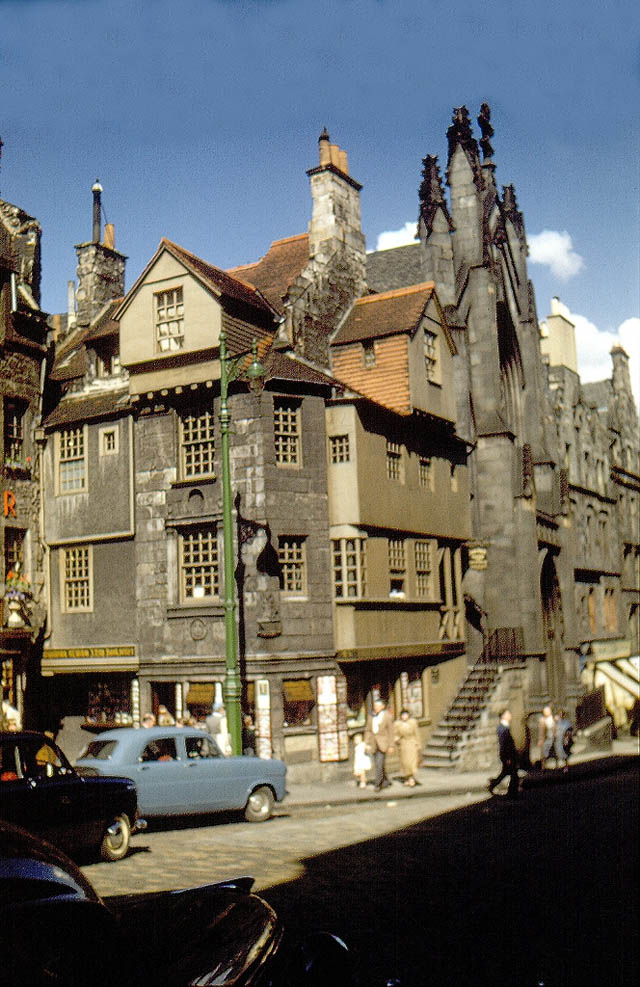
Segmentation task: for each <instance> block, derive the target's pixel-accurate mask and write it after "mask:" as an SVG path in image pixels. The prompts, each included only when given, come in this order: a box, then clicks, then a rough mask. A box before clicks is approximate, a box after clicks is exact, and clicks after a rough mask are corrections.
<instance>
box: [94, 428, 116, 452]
mask: <svg viewBox="0 0 640 987" xmlns="http://www.w3.org/2000/svg"><path fill="white" fill-rule="evenodd" d="M98 436H99V439H98V448H99V450H100V455H101V456H115V455H117V452H118V426H117V425H109V426H107V427H105V428H101V429H100V430H99V432H98Z"/></svg>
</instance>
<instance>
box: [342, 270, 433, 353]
mask: <svg viewBox="0 0 640 987" xmlns="http://www.w3.org/2000/svg"><path fill="white" fill-rule="evenodd" d="M433 292H434V285H433V282H432V281H425V282H424V283H422V284H418V285H413V286H411V287H409V288H396V289H394V290H393V291H386V292H383V293H381V294H379V295H365V296H364V297H363V298H359V299H358V300H357V302H356V303H355V305H353V307H352V309H351V311H350V313H349V315H348V316H347V318H346V319H345V321H344V322H343V324H342V326H341V327H340V329H339V330H338V332H337V333H336V335H335V336H334V338H333V340H332V344H333V345H334V346H341V345H343V344H345V343H355V342H361V341H362V340H367V339H380V337H382V336H393V335H396V334H397V333H403V332H413V330H414V329H415V328H416V326H417V325H418V322H419V321H420V319H421V317H422V314H423V312H424V309H425V306H426V304H427V302H428V301H429V299H430V298H431V296H432V294H433Z"/></svg>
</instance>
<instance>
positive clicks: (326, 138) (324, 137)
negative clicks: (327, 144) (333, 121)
mask: <svg viewBox="0 0 640 987" xmlns="http://www.w3.org/2000/svg"><path fill="white" fill-rule="evenodd" d="M329 140H331V138H330V137H329V131H328V130H327V128H326V127H323V128H322V133H321V134H320V136H319V137H318V141H329Z"/></svg>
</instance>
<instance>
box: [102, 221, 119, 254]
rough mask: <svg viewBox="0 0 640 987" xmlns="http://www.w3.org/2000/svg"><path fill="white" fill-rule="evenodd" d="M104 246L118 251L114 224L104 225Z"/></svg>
mask: <svg viewBox="0 0 640 987" xmlns="http://www.w3.org/2000/svg"><path fill="white" fill-rule="evenodd" d="M104 245H105V247H108V248H109V250H115V249H116V230H115V226H114V225H113V223H105V224H104Z"/></svg>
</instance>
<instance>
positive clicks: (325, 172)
mask: <svg viewBox="0 0 640 987" xmlns="http://www.w3.org/2000/svg"><path fill="white" fill-rule="evenodd" d="M318 152H319V164H318V166H317V167H316V168H311V169H310V170H309V171H308V172H307V174H308V175H309V178H310V179H311V197H312V200H313V211H312V215H311V222H310V224H309V255H310V257H318V256H320V255H324V257H325V258H327V259H328V258H329V257H330V256H331V255H333V254H334V253H335V252H336V251H337V250H340V249H344V250H345V252H346V255H347V257H348V261H349V266H350V268H351V269H352V273H353V274H354V276H355V280H356V282H358V283H359V284H360V285H361V286H362V290H363V291H364V289H365V286H366V246H365V238H364V235H363V233H362V227H361V222H360V190H361V188H362V186H361V185H359V184H358V182H356V181H355V180H354V179H353V178H351V176H350V175H349V164H348V161H347V152H346V151H343V150H341V148H339V147H338V145H337V144H332V143H331V140H330V137H329V134H328V133H327V129H326V127H325V129H324V130H323V131H322V133H321V134H320V138H319V140H318Z"/></svg>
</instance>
